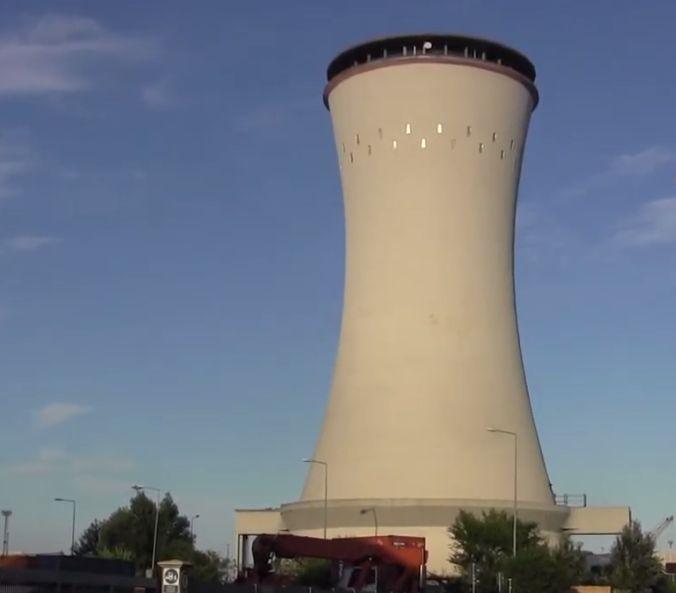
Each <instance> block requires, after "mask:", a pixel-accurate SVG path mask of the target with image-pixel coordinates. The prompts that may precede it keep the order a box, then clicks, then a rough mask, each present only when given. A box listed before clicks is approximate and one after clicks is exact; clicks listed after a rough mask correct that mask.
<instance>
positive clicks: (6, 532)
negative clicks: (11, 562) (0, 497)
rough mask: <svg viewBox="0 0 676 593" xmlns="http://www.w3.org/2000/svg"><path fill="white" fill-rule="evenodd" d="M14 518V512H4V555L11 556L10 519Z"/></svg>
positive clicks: (7, 510)
mask: <svg viewBox="0 0 676 593" xmlns="http://www.w3.org/2000/svg"><path fill="white" fill-rule="evenodd" d="M11 516H12V511H10V510H9V509H6V510H4V511H2V518H3V523H4V525H3V527H2V555H3V556H7V555H8V554H9V518H10V517H11Z"/></svg>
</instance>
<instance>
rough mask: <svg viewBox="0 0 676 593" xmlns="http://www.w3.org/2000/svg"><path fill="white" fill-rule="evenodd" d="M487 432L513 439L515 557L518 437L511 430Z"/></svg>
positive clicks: (514, 547)
mask: <svg viewBox="0 0 676 593" xmlns="http://www.w3.org/2000/svg"><path fill="white" fill-rule="evenodd" d="M487 430H488V432H495V433H499V434H506V435H508V436H512V437H514V518H513V525H512V555H513V556H514V557H516V522H517V512H518V508H517V506H518V499H517V494H518V490H517V484H518V481H517V475H518V474H517V466H518V449H517V442H518V436H517V434H516V433H515V432H513V431H511V430H503V429H502V428H495V427H493V426H491V427H489V428H488V429H487Z"/></svg>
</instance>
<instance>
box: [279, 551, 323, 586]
mask: <svg viewBox="0 0 676 593" xmlns="http://www.w3.org/2000/svg"><path fill="white" fill-rule="evenodd" d="M278 571H279V572H280V574H284V575H286V576H288V577H289V578H290V580H291V583H292V584H294V585H300V586H303V587H319V588H321V589H331V588H332V585H333V580H332V571H331V561H330V560H324V559H322V558H294V559H288V558H285V559H284V560H283V561H282V563H280V566H279V569H278Z"/></svg>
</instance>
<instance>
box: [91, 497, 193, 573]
mask: <svg viewBox="0 0 676 593" xmlns="http://www.w3.org/2000/svg"><path fill="white" fill-rule="evenodd" d="M155 509H156V504H155V503H154V502H153V501H152V500H150V499H149V498H148V497H147V496H146V495H145V494H144V493H143V492H140V493H138V494H137V495H136V496H134V498H132V499H131V501H130V502H129V506H128V507H122V508H119V509H117V510H116V511H115V512H113V514H112V515H110V517H108V519H106V520H105V521H104V522H103V523H102V524H101V526H100V530H99V542H98V546H97V551H98V553H99V555H101V551H102V550H108V551H110V550H119V549H123V550H127V551H129V553H130V554H131V559H132V560H133V561H134V562H135V563H136V566H137V567H138V568H139V569H142V568H146V567H149V566H150V564H151V562H152V550H153V539H154V536H155ZM90 528H92V526H90ZM90 528H88V529H90ZM192 552H193V542H192V539H191V537H190V521H189V520H188V518H187V517H185V516H183V515H181V514H180V513H179V511H178V507H177V506H176V503H175V502H174V501H173V499H172V498H171V496H170V495H169V494H166V495H165V497H164V499H163V500H162V501H161V502H160V513H159V523H158V533H157V559H158V560H166V559H169V558H170V557H171V558H178V559H181V560H190V559H191V557H192Z"/></svg>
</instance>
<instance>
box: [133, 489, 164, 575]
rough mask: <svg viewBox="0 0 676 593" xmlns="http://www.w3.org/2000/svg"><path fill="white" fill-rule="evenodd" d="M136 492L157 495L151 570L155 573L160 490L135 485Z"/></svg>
mask: <svg viewBox="0 0 676 593" xmlns="http://www.w3.org/2000/svg"><path fill="white" fill-rule="evenodd" d="M132 488H133V489H134V490H136V492H139V493H141V492H144V491H145V490H152V491H153V492H155V493H156V494H157V501H156V503H155V534H154V535H153V560H152V563H151V565H150V569H151V570H152V571H153V572H155V555H156V553H157V526H158V525H159V522H160V489H159V488H155V487H154V486H143V485H142V484H134V485H133V486H132Z"/></svg>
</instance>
